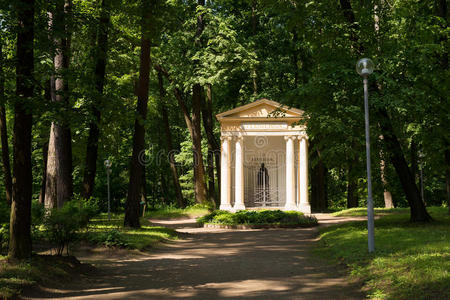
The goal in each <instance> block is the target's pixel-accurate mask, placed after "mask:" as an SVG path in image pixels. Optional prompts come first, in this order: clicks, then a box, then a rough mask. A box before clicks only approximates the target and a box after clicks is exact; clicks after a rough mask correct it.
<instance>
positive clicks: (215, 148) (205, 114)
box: [202, 84, 220, 206]
mask: <svg viewBox="0 0 450 300" xmlns="http://www.w3.org/2000/svg"><path fill="white" fill-rule="evenodd" d="M204 100H205V102H204V103H203V105H202V120H203V128H204V129H205V133H206V139H207V142H208V157H207V162H208V165H207V169H208V197H209V198H210V200H209V201H210V202H211V203H214V204H215V205H216V206H218V205H219V199H218V194H217V193H216V188H215V180H214V177H215V176H214V164H215V165H216V172H217V174H220V146H219V143H218V142H217V139H216V137H215V136H214V123H213V116H212V111H213V105H212V103H213V100H212V86H211V84H207V86H206V98H204ZM218 176H220V175H218ZM218 182H220V179H219V180H218Z"/></svg>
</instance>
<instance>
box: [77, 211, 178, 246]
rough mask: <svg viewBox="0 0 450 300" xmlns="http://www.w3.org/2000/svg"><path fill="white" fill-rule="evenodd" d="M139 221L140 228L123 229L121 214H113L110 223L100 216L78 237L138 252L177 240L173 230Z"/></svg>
mask: <svg viewBox="0 0 450 300" xmlns="http://www.w3.org/2000/svg"><path fill="white" fill-rule="evenodd" d="M140 221H141V228H139V229H136V228H128V227H123V214H113V215H112V216H111V220H110V221H109V220H108V215H107V214H101V215H100V216H99V217H97V218H94V219H93V220H92V221H91V222H90V224H89V228H88V231H87V232H82V233H80V236H81V238H82V239H83V240H88V241H90V242H93V243H96V244H101V245H105V246H111V247H113V246H114V247H124V248H130V249H139V250H142V249H145V248H149V247H153V246H155V245H156V244H158V243H159V242H161V241H164V240H169V239H176V238H177V234H176V232H175V231H174V230H173V229H170V228H165V227H158V226H151V224H150V222H149V221H148V219H147V218H141V220H140Z"/></svg>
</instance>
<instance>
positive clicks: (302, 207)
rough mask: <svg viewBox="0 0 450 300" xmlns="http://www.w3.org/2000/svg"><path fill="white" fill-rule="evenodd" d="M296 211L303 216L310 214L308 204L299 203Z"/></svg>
mask: <svg viewBox="0 0 450 300" xmlns="http://www.w3.org/2000/svg"><path fill="white" fill-rule="evenodd" d="M298 210H299V211H300V212H302V213H304V214H310V213H311V205H309V203H300V205H299V206H298Z"/></svg>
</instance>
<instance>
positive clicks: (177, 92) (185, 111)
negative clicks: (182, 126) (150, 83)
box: [155, 65, 206, 203]
mask: <svg viewBox="0 0 450 300" xmlns="http://www.w3.org/2000/svg"><path fill="white" fill-rule="evenodd" d="M155 69H156V70H157V71H158V72H161V73H162V74H163V75H164V76H165V77H166V78H167V79H168V80H169V82H171V83H172V80H171V78H170V76H169V73H168V72H167V70H165V69H164V68H163V67H161V66H159V65H156V66H155ZM173 91H174V95H175V99H177V103H178V105H179V106H180V109H181V111H182V112H183V116H184V120H185V122H186V126H187V128H188V130H189V134H190V136H191V140H192V143H193V144H195V143H197V144H198V142H200V145H201V136H200V138H199V137H198V135H197V133H198V132H199V130H197V131H195V130H194V121H193V119H194V117H192V119H191V117H190V114H189V110H188V109H187V106H186V101H185V100H184V99H183V96H182V93H181V91H180V90H179V89H178V88H177V87H174V89H173ZM196 97H197V96H196ZM197 98H199V97H197ZM193 99H194V97H193ZM197 100H198V99H197ZM195 105H196V106H197V108H196V109H197V111H198V112H197V114H196V116H198V114H199V113H200V108H199V107H198V103H197V104H195ZM192 106H193V108H192V110H194V103H193V104H192ZM193 116H194V113H193ZM197 124H198V126H200V125H199V124H200V121H197ZM200 129H201V128H200ZM194 141H196V142H194ZM194 147H195V146H194ZM197 147H198V145H197ZM196 153H197V152H196V151H195V150H194V189H195V191H196V190H197V184H198V185H200V184H199V183H198V182H197V181H196V178H197V176H198V175H197V173H196V172H197V171H196V170H197V168H199V166H198V164H197V163H196V162H197V161H199V158H198V155H196ZM200 154H201V153H200ZM201 158H202V157H201ZM200 162H201V166H202V167H201V171H202V173H203V177H202V180H203V185H202V186H203V188H201V189H200V190H203V200H202V202H200V199H199V198H197V193H196V201H197V202H198V203H203V202H204V201H205V200H206V185H205V180H204V172H205V171H204V169H203V159H201V160H200Z"/></svg>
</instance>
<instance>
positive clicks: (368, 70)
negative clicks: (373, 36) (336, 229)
mask: <svg viewBox="0 0 450 300" xmlns="http://www.w3.org/2000/svg"><path fill="white" fill-rule="evenodd" d="M356 72H358V74H359V75H361V76H362V77H363V83H364V116H365V127H366V157H367V193H368V196H367V229H368V244H369V253H371V252H374V251H375V237H374V227H375V226H374V220H373V219H374V216H373V215H374V214H373V199H372V172H371V164H370V132H369V90H368V83H369V79H368V77H369V75H370V74H372V73H373V62H372V60H370V59H369V58H361V59H360V60H358V62H357V63H356Z"/></svg>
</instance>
